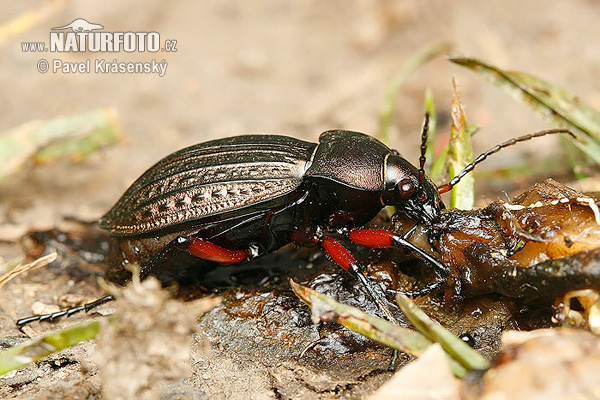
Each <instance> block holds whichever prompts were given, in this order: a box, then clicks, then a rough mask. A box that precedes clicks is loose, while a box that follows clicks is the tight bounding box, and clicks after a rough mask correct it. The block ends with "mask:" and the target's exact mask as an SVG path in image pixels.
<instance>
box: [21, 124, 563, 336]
mask: <svg viewBox="0 0 600 400" xmlns="http://www.w3.org/2000/svg"><path fill="white" fill-rule="evenodd" d="M427 129H428V116H426V119H425V124H424V127H423V133H422V143H421V157H420V159H419V160H420V168H416V167H415V166H413V165H412V164H411V163H409V162H408V161H407V160H406V159H404V158H403V157H402V156H401V155H400V154H399V153H398V152H397V151H395V150H392V149H390V148H389V147H387V146H386V145H384V144H383V143H381V142H380V141H379V140H377V139H375V138H373V137H370V136H368V135H365V134H362V133H358V132H351V131H344V130H333V131H327V132H324V133H323V134H321V136H320V138H319V143H318V144H317V143H310V142H306V141H302V140H298V139H294V138H291V137H287V136H279V135H247V136H236V137H230V138H226V139H219V140H213V141H209V142H206V143H201V144H197V145H195V146H191V147H188V148H185V149H183V150H180V151H177V152H175V153H173V154H171V155H169V156H167V157H165V158H163V159H162V160H161V161H159V162H158V163H157V164H155V165H154V166H153V167H151V168H150V169H149V170H147V171H146V172H145V173H144V174H143V175H142V176H141V177H140V178H138V179H137V180H136V181H135V182H134V183H133V184H132V185H131V187H130V188H129V189H128V190H127V191H126V192H125V194H124V195H123V196H122V197H121V199H120V200H119V201H118V202H117V203H116V204H115V206H114V207H113V208H112V209H111V210H110V211H109V212H108V213H107V214H106V215H105V216H104V217H102V218H101V219H100V222H99V223H100V226H101V227H102V228H104V229H106V230H108V231H109V232H110V234H111V235H112V236H114V237H116V238H117V239H118V241H119V251H120V252H121V253H122V256H123V257H122V259H123V260H124V261H125V262H137V263H139V264H140V265H141V268H142V269H141V275H142V276H146V275H148V274H149V273H150V272H152V271H153V269H154V268H155V267H156V266H157V265H159V264H160V263H161V262H162V261H164V260H165V259H166V258H167V257H168V256H169V255H170V254H171V253H172V252H182V251H183V252H185V253H188V254H191V255H193V256H194V257H197V258H200V259H203V260H208V261H212V262H216V263H218V264H235V263H239V262H242V261H244V260H247V259H251V258H254V257H258V256H260V255H263V254H265V253H268V252H271V251H273V250H276V249H278V248H280V247H282V246H283V245H285V244H288V243H290V242H293V243H296V244H299V245H304V246H314V245H321V246H322V247H323V249H324V250H325V251H326V252H327V253H328V254H329V255H330V256H331V258H333V260H335V261H336V262H337V263H338V264H339V265H340V266H342V267H343V268H344V269H352V270H353V271H354V272H355V273H356V275H357V277H358V278H359V279H360V280H361V282H362V283H363V284H364V285H365V287H366V289H367V290H368V292H369V293H370V295H371V296H372V297H373V299H374V300H375V301H376V302H377V303H378V304H379V306H380V308H381V309H382V311H383V312H384V313H385V314H386V317H388V318H390V319H393V317H392V314H391V313H390V312H389V310H388V309H387V307H386V306H385V303H386V301H385V296H386V295H385V293H384V291H383V289H382V288H381V287H380V286H379V285H373V284H372V283H371V281H369V280H368V279H367V278H366V277H365V276H364V274H363V271H362V270H363V267H362V266H361V265H360V263H359V262H357V261H356V259H354V257H353V256H352V255H351V254H350V252H349V251H348V250H347V249H345V247H343V245H342V244H341V243H340V242H339V241H337V240H335V239H333V238H332V237H331V233H337V234H343V235H346V234H348V237H349V238H350V239H351V240H352V241H354V242H355V243H358V244H361V245H364V246H369V247H391V246H402V247H404V248H406V249H408V250H409V251H411V252H413V253H416V254H417V255H418V256H419V257H421V258H422V259H424V260H425V261H426V262H427V263H429V264H430V265H431V266H432V267H433V268H434V271H435V272H436V274H437V276H438V278H439V280H438V281H437V282H433V283H430V284H429V285H427V286H426V287H425V288H423V289H421V290H419V291H416V292H412V294H413V295H422V294H425V293H428V292H430V291H432V290H434V289H436V288H437V287H439V286H440V285H441V284H443V282H444V281H445V280H446V279H447V277H448V271H447V268H446V267H445V266H444V265H443V264H442V263H441V262H439V261H438V260H437V259H436V258H434V257H433V256H431V255H430V254H428V253H427V252H425V251H423V250H422V249H420V248H418V247H417V246H415V245H414V244H412V243H411V242H409V241H408V240H407V239H408V237H409V236H410V235H411V234H412V233H413V232H414V230H415V228H416V227H417V225H419V224H422V225H425V226H426V227H427V231H428V232H430V233H434V232H435V231H436V230H437V229H438V228H439V225H440V224H441V223H442V218H441V215H442V212H443V210H444V204H443V202H442V200H441V198H440V196H439V193H443V192H446V191H448V190H450V189H451V188H452V187H453V186H454V185H455V184H456V183H458V181H459V180H460V179H461V178H462V177H463V176H464V175H465V174H466V173H468V172H470V171H471V170H472V169H473V168H474V166H475V165H476V164H477V163H479V162H481V161H483V160H484V159H485V158H486V157H487V156H488V155H490V154H492V153H495V152H497V151H499V150H500V149H501V148H503V147H506V146H510V145H512V144H515V143H517V142H520V141H524V140H529V139H531V138H533V137H538V136H543V135H546V134H549V133H559V132H565V133H569V134H570V132H569V131H566V130H561V129H555V130H547V131H542V132H538V133H535V134H532V135H526V136H523V137H520V138H517V139H511V140H510V141H508V142H505V143H502V144H500V145H498V146H495V147H494V148H492V149H491V150H489V151H488V152H486V153H484V154H482V155H480V156H479V157H477V158H476V159H475V161H474V162H473V163H472V164H469V165H468V166H467V167H465V169H464V170H463V171H462V172H461V173H459V174H458V175H457V176H456V177H455V178H454V179H453V180H452V181H451V182H450V183H448V184H446V185H442V186H440V187H439V188H436V186H435V185H434V184H433V182H432V181H431V180H429V178H427V177H426V176H425V173H424V169H423V165H424V164H425V156H424V154H425V150H426V139H427ZM438 192H439V193H438ZM386 205H392V206H395V207H396V209H397V210H398V211H400V212H403V213H404V214H406V216H408V217H409V218H410V219H411V220H413V221H414V222H415V226H414V227H413V229H411V230H410V231H409V232H408V233H407V234H405V235H404V236H401V235H398V234H395V233H393V232H390V231H387V230H384V229H358V230H353V231H350V230H351V229H352V228H354V227H357V226H362V225H364V224H365V223H367V222H369V221H370V220H371V219H373V218H374V217H375V216H376V215H377V213H378V212H379V211H380V210H381V209H382V208H383V207H384V206H386ZM436 225H437V227H436ZM107 298H108V297H107ZM111 299H112V298H111ZM47 319H54V317H53V316H50V318H47ZM32 320H35V319H33V318H27V319H23V320H20V321H18V322H17V324H18V325H24V324H25V323H28V322H31V321H32Z"/></svg>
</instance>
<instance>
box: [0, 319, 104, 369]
mask: <svg viewBox="0 0 600 400" xmlns="http://www.w3.org/2000/svg"><path fill="white" fill-rule="evenodd" d="M107 320H108V321H109V322H110V321H111V320H112V319H111V318H110V317H107ZM101 324H102V323H101V321H98V320H95V321H86V322H83V323H81V324H78V325H75V326H71V327H69V328H66V329H63V330H62V331H60V332H55V333H51V334H49V335H47V336H44V337H43V338H41V339H37V340H33V341H31V342H29V343H26V344H22V345H19V346H14V347H11V348H10V349H7V350H4V351H3V352H0V376H2V375H4V374H6V373H7V372H10V371H13V370H15V369H19V368H23V367H25V366H27V365H29V364H31V363H34V362H36V361H39V360H41V359H42V358H44V357H47V356H49V355H50V354H53V353H56V352H57V351H60V350H63V349H66V348H68V347H71V346H74V345H76V344H78V343H80V342H83V341H85V340H90V339H93V338H95V337H96V335H97V334H98V332H99V331H100V327H101Z"/></svg>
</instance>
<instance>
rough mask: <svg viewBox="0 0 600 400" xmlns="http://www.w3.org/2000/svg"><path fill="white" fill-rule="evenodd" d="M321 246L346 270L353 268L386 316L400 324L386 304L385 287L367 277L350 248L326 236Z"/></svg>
mask: <svg viewBox="0 0 600 400" xmlns="http://www.w3.org/2000/svg"><path fill="white" fill-rule="evenodd" d="M321 246H322V247H323V249H324V250H325V251H326V252H327V254H329V255H330V256H331V258H332V259H333V261H335V262H336V263H338V264H339V266H340V267H342V268H343V269H345V270H352V272H354V274H355V275H356V276H357V277H358V279H359V280H360V282H361V283H362V284H363V286H364V287H365V289H366V290H367V293H369V295H370V296H371V297H372V298H373V300H374V301H375V302H376V303H377V305H378V306H379V308H380V309H381V311H382V312H383V314H384V315H385V317H386V318H387V319H388V320H389V321H391V322H393V323H395V324H398V321H397V320H396V318H394V315H393V314H392V312H391V311H390V310H389V308H388V307H387V306H386V303H387V298H386V296H385V293H384V292H383V289H382V288H381V286H379V285H375V284H373V283H372V282H371V281H369V280H368V279H367V277H366V276H365V275H364V272H363V267H362V266H361V265H360V264H359V263H358V261H356V258H354V256H353V255H352V253H350V250H348V249H347V248H345V247H344V246H343V245H342V244H341V243H340V242H338V241H337V240H335V239H333V238H330V237H326V238H324V239H323V241H322V242H321Z"/></svg>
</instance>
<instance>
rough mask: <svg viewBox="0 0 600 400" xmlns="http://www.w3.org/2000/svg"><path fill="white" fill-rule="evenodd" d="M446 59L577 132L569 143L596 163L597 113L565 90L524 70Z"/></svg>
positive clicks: (599, 147) (599, 145)
mask: <svg viewBox="0 0 600 400" xmlns="http://www.w3.org/2000/svg"><path fill="white" fill-rule="evenodd" d="M449 59H450V61H452V62H454V63H456V64H458V65H460V66H463V67H466V68H469V69H471V70H473V71H475V72H478V73H479V74H481V75H482V76H483V77H484V78H485V79H487V80H489V81H490V82H492V83H493V84H495V85H496V86H498V87H499V88H501V89H503V90H505V91H506V92H507V93H508V94H510V95H511V96H512V97H513V98H515V99H517V100H519V101H521V102H522V103H524V104H526V105H527V106H529V107H530V108H531V109H532V110H534V111H537V112H538V113H540V114H542V115H543V116H545V117H550V118H551V119H552V120H553V121H554V122H555V123H556V124H557V125H558V126H562V127H566V128H568V129H569V130H571V131H573V132H574V133H575V134H576V135H577V139H576V140H575V139H572V140H573V143H574V144H575V145H576V146H577V147H578V148H579V149H581V150H582V151H583V152H584V153H585V154H587V155H588V156H589V157H590V158H591V159H593V160H594V161H595V162H597V163H600V113H599V112H598V111H596V110H595V109H593V108H592V107H591V106H590V105H589V104H587V103H585V102H582V101H580V100H579V99H578V98H577V97H576V96H574V95H573V94H571V93H569V92H567V91H566V90H564V89H562V88H560V87H558V86H556V85H552V84H550V83H548V82H546V81H544V80H542V79H539V78H537V77H535V76H533V75H529V74H527V73H524V72H515V71H505V70H502V69H500V68H498V67H496V66H493V65H490V64H487V63H485V62H483V61H480V60H477V59H474V58H463V57H450V58H449Z"/></svg>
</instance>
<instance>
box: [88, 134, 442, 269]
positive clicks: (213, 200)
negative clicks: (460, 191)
mask: <svg viewBox="0 0 600 400" xmlns="http://www.w3.org/2000/svg"><path fill="white" fill-rule="evenodd" d="M424 183H425V184H424V185H423V186H421V188H422V189H421V190H422V192H424V193H425V194H426V201H424V200H423V199H421V200H419V201H417V200H416V199H415V197H416V194H415V190H416V188H419V187H420V186H419V182H418V171H417V169H416V168H415V167H414V166H413V165H411V164H410V163H409V162H408V161H406V160H405V159H404V158H402V157H401V156H400V155H399V154H398V153H397V152H395V151H392V150H390V149H389V148H388V147H387V146H385V145H384V144H383V143H381V142H379V141H378V140H376V139H374V138H372V137H370V136H368V135H364V134H361V133H356V132H349V131H328V132H325V133H323V134H322V135H321V137H320V139H319V143H318V144H316V143H310V142H305V141H302V140H298V139H294V138H291V137H286V136H278V135H248V136H237V137H231V138H226V139H219V140H213V141H210V142H206V143H201V144H198V145H195V146H191V147H188V148H186V149H183V150H180V151H178V152H176V153H173V154H171V155H169V156H167V157H165V158H164V159H162V160H161V161H159V162H158V163H157V164H155V165H154V166H153V167H151V168H150V169H149V170H148V171H146V172H145V173H144V174H143V175H142V176H141V177H140V178H139V179H138V180H137V181H135V182H134V183H133V185H132V186H131V187H130V188H129V189H128V190H127V191H126V192H125V194H124V195H123V196H122V197H121V199H120V200H119V201H118V202H117V204H116V205H115V206H114V207H113V208H112V209H111V210H110V211H109V212H108V213H107V214H106V215H105V216H104V217H103V218H102V219H101V220H100V226H101V227H102V228H104V229H107V230H109V231H110V232H111V234H112V235H113V236H115V237H117V238H118V239H119V241H120V248H121V251H122V252H123V256H124V258H125V260H128V261H135V262H138V263H140V264H141V265H142V266H143V267H144V265H146V264H148V263H149V262H150V261H151V260H152V259H154V258H156V257H157V255H159V254H160V253H161V252H163V249H165V248H166V247H167V246H168V245H169V243H172V242H173V241H175V240H176V239H177V238H179V237H182V236H183V237H191V236H193V237H197V238H202V239H204V240H208V241H210V242H211V243H214V244H217V245H219V246H222V247H225V248H227V249H230V250H237V249H248V248H250V249H252V252H251V256H252V257H254V256H260V255H262V254H264V253H267V252H270V251H273V250H276V249H278V248H280V247H282V246H283V245H285V244H287V243H290V242H294V243H297V244H300V245H314V244H316V243H317V241H318V239H319V237H320V235H321V234H322V232H324V231H331V230H337V231H343V230H345V229H347V228H351V227H354V226H361V225H363V224H365V223H366V222H368V221H370V220H371V219H372V218H374V217H375V215H376V214H377V213H378V212H379V211H380V210H381V209H382V208H383V207H384V206H385V205H387V204H391V205H396V206H398V207H400V208H401V209H403V210H404V211H405V212H406V214H407V215H409V216H410V217H412V218H414V219H416V220H417V221H419V222H423V223H429V222H430V221H434V220H436V219H437V216H438V213H439V211H440V210H441V209H442V208H443V204H442V202H441V200H440V198H439V195H438V194H437V191H436V188H435V186H433V184H432V183H431V182H430V181H428V180H426V181H425V182H424ZM407 185H408V186H407ZM400 186H402V188H404V189H410V190H409V191H408V192H406V191H404V192H402V190H403V189H402V188H400ZM408 195H410V196H408Z"/></svg>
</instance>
